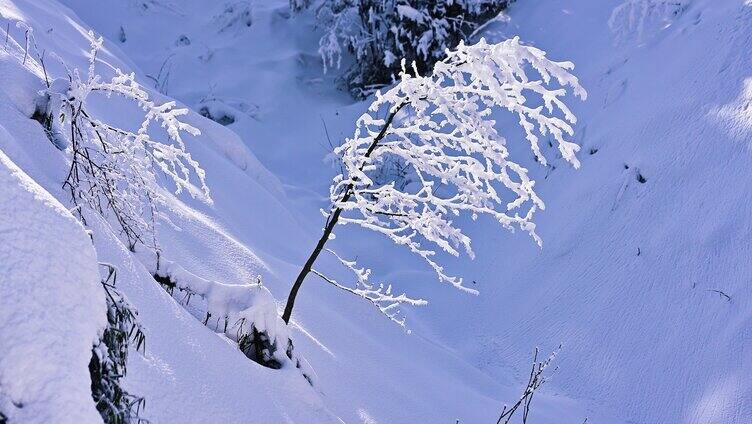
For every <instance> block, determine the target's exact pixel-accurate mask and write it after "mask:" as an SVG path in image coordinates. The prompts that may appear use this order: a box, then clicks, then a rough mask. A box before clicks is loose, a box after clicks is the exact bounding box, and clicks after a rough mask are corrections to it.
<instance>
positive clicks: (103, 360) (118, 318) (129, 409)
mask: <svg viewBox="0 0 752 424" xmlns="http://www.w3.org/2000/svg"><path fill="white" fill-rule="evenodd" d="M102 266H104V267H105V268H106V269H107V277H106V278H105V279H104V280H103V281H102V287H103V289H104V291H105V293H106V294H107V296H106V300H107V327H106V328H105V330H104V333H103V334H102V338H101V340H100V342H99V343H98V344H97V345H95V346H94V348H93V349H92V355H91V361H90V362H89V372H90V373H91V395H92V397H93V398H94V402H95V403H96V405H97V410H98V411H99V413H100V414H101V415H102V419H103V420H104V422H105V423H108V424H120V423H123V424H126V423H142V422H147V421H146V420H144V419H142V418H140V417H139V413H140V412H141V409H142V408H144V406H145V405H146V401H145V400H144V398H142V397H138V396H134V395H132V394H130V393H128V392H127V391H125V390H124V389H123V387H122V385H121V379H122V378H123V377H125V374H126V371H127V362H128V348H129V346H131V343H135V349H136V351H141V352H145V349H146V338H145V336H144V333H143V330H142V329H141V325H140V324H139V322H138V312H136V310H135V309H134V308H133V307H132V306H131V305H130V304H129V303H128V301H126V300H125V298H123V296H122V295H121V294H120V293H119V292H118V291H117V289H116V288H115V284H116V283H117V270H116V269H115V267H114V266H112V265H109V264H102Z"/></svg>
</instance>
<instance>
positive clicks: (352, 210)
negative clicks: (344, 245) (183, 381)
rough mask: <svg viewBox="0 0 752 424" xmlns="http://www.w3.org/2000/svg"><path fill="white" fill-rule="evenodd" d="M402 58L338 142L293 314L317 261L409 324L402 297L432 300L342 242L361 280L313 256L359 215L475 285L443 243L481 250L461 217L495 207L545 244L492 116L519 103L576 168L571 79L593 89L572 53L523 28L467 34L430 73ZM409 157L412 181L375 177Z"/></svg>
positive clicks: (444, 278) (456, 249)
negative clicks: (336, 162) (391, 82)
mask: <svg viewBox="0 0 752 424" xmlns="http://www.w3.org/2000/svg"><path fill="white" fill-rule="evenodd" d="M402 65H403V70H402V72H401V73H400V81H399V83H397V84H396V85H395V86H394V87H393V88H391V89H390V90H388V91H386V92H385V93H380V92H377V93H376V99H375V100H374V102H373V103H372V104H371V106H370V108H369V110H368V112H367V113H365V114H364V115H363V116H361V117H360V118H359V119H358V121H357V124H356V129H355V133H354V135H353V137H352V138H349V139H347V140H346V141H345V142H344V144H343V145H342V146H340V147H338V148H337V149H336V150H335V153H336V154H337V155H339V156H340V158H341V161H342V166H343V172H342V174H340V175H338V176H337V177H335V178H334V181H333V183H332V185H331V189H330V200H331V209H330V210H329V211H327V212H324V215H325V216H326V224H325V227H324V231H323V234H322V236H321V238H320V239H319V241H318V243H317V245H316V246H315V248H314V250H313V252H312V253H311V255H310V256H309V258H308V260H307V261H306V262H305V264H304V265H303V268H302V269H301V271H300V273H299V275H298V277H297V279H296V280H295V282H294V284H293V287H292V290H291V292H290V295H289V297H288V299H287V305H286V307H285V310H284V314H283V319H284V320H285V321H286V322H289V320H290V317H291V315H292V310H293V306H294V303H295V299H296V296H297V294H298V290H299V289H300V287H301V285H302V283H303V281H304V280H305V278H306V276H307V275H308V274H309V273H314V274H316V275H318V276H320V277H321V278H323V279H324V280H326V281H327V282H329V283H331V284H333V285H335V286H337V287H338V288H342V289H345V290H347V291H349V292H351V293H354V294H356V295H358V296H360V297H363V298H365V299H367V300H369V301H370V302H372V303H373V304H375V305H376V306H378V307H379V309H380V310H381V311H382V312H383V313H384V314H386V315H387V316H388V317H389V318H390V319H392V320H394V321H396V322H398V323H400V324H403V323H404V319H403V318H400V317H399V311H398V307H399V306H400V305H402V304H411V305H421V304H425V301H423V300H420V299H412V298H410V297H408V296H406V295H404V294H402V295H395V294H393V293H392V290H391V286H389V285H383V284H381V285H372V284H371V283H369V282H368V277H369V275H370V270H367V269H362V268H358V267H357V265H356V264H355V263H354V262H353V261H347V260H344V259H342V258H340V257H339V256H338V255H336V254H335V256H336V258H337V259H339V260H340V261H341V262H342V264H344V265H345V266H346V267H347V268H349V269H350V270H351V271H353V273H354V274H355V276H356V284H355V287H354V288H352V287H348V286H345V285H342V284H340V283H338V282H336V281H335V280H333V279H331V278H329V277H327V276H325V275H324V274H323V273H321V272H320V271H318V270H316V269H315V268H314V264H315V262H316V260H317V258H318V257H319V255H320V253H322V252H323V251H328V252H331V253H333V252H332V251H330V250H328V249H326V247H325V246H326V244H327V242H328V241H329V240H330V239H332V238H333V236H334V229H335V227H336V226H337V225H338V224H350V225H358V226H361V227H363V228H365V229H368V230H371V231H375V232H377V233H380V234H382V235H384V236H386V237H388V238H389V239H391V240H392V241H393V242H394V243H395V244H397V245H400V246H404V247H406V248H407V249H409V250H410V251H412V252H413V253H415V254H416V255H418V256H419V257H421V258H422V259H423V260H425V262H426V263H427V264H428V265H429V266H430V267H431V268H432V269H433V270H434V271H435V273H436V275H437V277H438V279H439V281H441V282H445V283H448V284H451V285H452V286H454V287H456V288H458V289H460V290H462V291H465V292H470V293H476V291H475V290H474V289H471V288H468V287H466V286H465V285H464V284H463V280H462V278H460V277H457V276H454V275H451V274H450V273H448V272H447V271H446V270H445V269H444V267H443V266H442V265H441V264H440V263H439V259H438V258H437V256H436V255H437V250H438V249H440V250H443V251H445V252H447V253H449V254H451V255H454V256H459V255H460V254H461V252H463V251H464V253H465V254H467V255H468V256H469V257H470V258H473V257H474V253H473V249H472V248H471V240H470V237H468V236H467V235H466V234H465V233H464V232H463V230H462V229H461V228H460V226H459V224H457V223H455V222H454V221H453V220H454V219H457V218H459V217H461V216H463V215H464V216H469V217H470V218H472V219H473V220H475V219H477V218H478V217H479V216H488V217H491V218H493V219H495V220H496V221H498V222H499V224H501V225H502V226H503V227H504V228H507V229H509V230H514V229H515V228H519V229H521V230H523V231H526V232H527V233H529V234H530V235H531V236H532V237H533V239H534V240H535V241H536V242H537V243H538V244H540V243H541V240H540V238H539V237H538V235H537V234H536V233H535V224H534V222H533V215H534V213H535V212H536V211H537V210H539V209H544V203H543V201H542V200H541V199H540V197H539V196H538V195H537V193H536V192H535V190H534V187H535V182H534V181H533V180H531V179H530V177H529V175H528V171H527V169H525V168H524V167H523V166H521V165H520V164H518V163H517V162H515V161H513V160H512V159H511V158H510V153H509V150H508V149H507V141H506V139H505V138H504V137H503V136H502V135H501V134H500V133H499V131H498V129H497V126H496V122H495V121H494V119H493V118H492V113H493V112H494V111H497V110H498V111H502V110H504V111H507V112H509V113H511V114H513V115H514V117H515V119H516V120H517V121H518V122H519V124H520V126H521V127H522V130H523V131H524V134H525V137H526V139H527V142H528V143H529V145H530V148H531V149H532V151H533V153H534V155H535V157H536V158H537V160H538V162H540V163H542V164H546V163H547V162H546V158H545V157H544V156H543V153H542V152H541V149H540V147H539V141H540V137H541V136H544V137H549V138H550V139H552V140H553V141H554V142H555V143H556V145H557V146H558V150H559V152H560V153H561V156H562V157H563V158H564V159H565V160H566V161H568V162H569V163H571V164H572V165H573V166H574V167H575V168H577V167H579V162H578V160H577V157H576V155H575V153H576V152H577V151H578V150H579V146H578V145H576V144H574V143H572V142H569V141H567V140H566V139H565V138H566V136H568V135H569V136H571V135H572V134H573V128H572V126H571V125H572V124H573V123H575V122H576V117H575V115H574V114H573V113H572V112H571V111H570V109H569V107H568V106H567V105H566V104H565V103H564V101H563V99H562V98H563V97H564V96H565V95H566V94H567V92H568V89H569V90H571V91H573V93H574V94H575V95H576V96H578V97H580V98H582V99H585V98H586V96H587V94H586V92H585V90H584V89H583V88H582V87H581V86H580V84H579V82H578V80H577V78H576V77H575V76H573V75H572V74H571V73H570V71H571V70H572V69H573V67H574V65H573V64H572V63H571V62H554V61H551V60H549V59H547V58H546V56H545V52H543V51H542V50H539V49H537V48H535V47H530V46H525V45H523V44H521V43H520V41H519V39H518V38H513V39H509V40H506V41H504V42H501V43H499V44H489V43H487V42H486V41H485V40H483V39H481V40H480V42H478V43H477V44H475V45H471V46H468V45H465V44H464V43H462V42H460V44H459V46H458V47H457V49H456V50H454V51H448V52H447V57H446V58H445V59H444V60H442V61H440V62H438V63H436V65H435V67H434V69H433V72H432V73H431V74H430V75H427V76H421V75H420V73H419V71H418V70H417V69H415V68H413V69H412V71H408V70H407V69H405V61H402ZM395 158H396V159H398V160H399V161H400V162H401V163H404V164H405V165H406V166H407V167H408V168H409V172H410V173H411V175H412V177H411V181H413V182H412V183H410V184H407V185H404V186H400V185H397V184H395V182H394V181H391V182H389V181H382V182H376V181H375V180H374V178H373V176H374V175H379V168H380V166H381V164H383V163H385V162H388V161H391V160H394V159H395Z"/></svg>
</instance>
